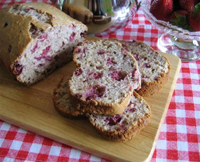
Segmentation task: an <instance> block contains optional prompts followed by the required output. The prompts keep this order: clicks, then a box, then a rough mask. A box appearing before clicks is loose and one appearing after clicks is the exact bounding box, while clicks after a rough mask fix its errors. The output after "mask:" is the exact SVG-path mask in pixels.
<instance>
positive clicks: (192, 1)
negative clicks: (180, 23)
mask: <svg viewBox="0 0 200 162" xmlns="http://www.w3.org/2000/svg"><path fill="white" fill-rule="evenodd" d="M197 3H198V0H179V5H180V6H181V8H182V9H184V10H187V11H191V10H193V8H194V6H195V5H196V4H197Z"/></svg>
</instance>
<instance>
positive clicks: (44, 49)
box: [0, 2, 87, 85]
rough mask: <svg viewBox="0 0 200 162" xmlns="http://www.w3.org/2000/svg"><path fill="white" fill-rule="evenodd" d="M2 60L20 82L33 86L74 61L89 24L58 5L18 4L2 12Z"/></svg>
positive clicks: (0, 28) (0, 12) (0, 25)
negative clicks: (58, 7)
mask: <svg viewBox="0 0 200 162" xmlns="http://www.w3.org/2000/svg"><path fill="white" fill-rule="evenodd" d="M0 20H1V21H0V35H1V36H0V47H1V48H0V62H1V64H3V66H4V67H6V69H8V70H9V71H10V72H11V73H12V74H13V76H14V77H15V78H16V80H18V81H19V82H21V83H23V84H26V85H31V84H33V83H36V82H38V81H40V80H42V79H43V78H44V77H45V76H47V75H48V74H50V73H51V72H52V71H54V70H55V69H56V68H57V67H60V66H62V65H63V64H65V63H68V62H70V61H72V51H73V49H74V47H75V46H76V45H77V44H78V43H80V42H82V41H83V40H84V39H85V35H86V32H87V27H86V26H85V25H84V24H82V23H81V22H79V21H77V20H75V19H73V18H71V17H69V16H68V15H67V14H65V13H64V12H62V11H61V10H59V9H57V8H56V7H54V6H52V5H49V4H45V3H40V2H33V3H23V4H16V5H13V6H11V7H8V8H6V9H3V10H1V11H0Z"/></svg>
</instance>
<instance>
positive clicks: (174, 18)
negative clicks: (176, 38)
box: [169, 10, 189, 29]
mask: <svg viewBox="0 0 200 162" xmlns="http://www.w3.org/2000/svg"><path fill="white" fill-rule="evenodd" d="M187 15H188V11H185V10H178V11H174V12H173V13H172V14H171V15H170V20H169V22H170V23H171V24H173V25H176V26H178V27H181V28H183V29H188V28H189V24H188V20H187Z"/></svg>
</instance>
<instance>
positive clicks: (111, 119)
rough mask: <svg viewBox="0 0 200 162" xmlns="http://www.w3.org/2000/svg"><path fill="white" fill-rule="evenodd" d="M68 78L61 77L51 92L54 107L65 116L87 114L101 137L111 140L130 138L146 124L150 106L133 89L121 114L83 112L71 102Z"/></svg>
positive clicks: (71, 116) (149, 114)
mask: <svg viewBox="0 0 200 162" xmlns="http://www.w3.org/2000/svg"><path fill="white" fill-rule="evenodd" d="M69 79H70V77H69V76H66V77H64V78H62V79H61V81H60V82H59V84H58V85H57V87H56V89H55V90H54V93H53V102H54V105H55V108H56V109H57V110H58V111H59V112H60V113H61V114H62V115H64V116H65V117H68V118H73V119H75V118H80V117H83V116H87V117H88V119H89V121H90V122H91V124H92V125H93V126H94V128H95V129H97V130H98V131H99V132H100V134H101V135H102V136H103V137H105V138H106V139H108V140H112V141H127V140H131V139H132V138H133V137H134V136H135V135H136V134H138V133H139V132H140V131H141V130H142V129H143V128H144V127H145V126H146V125H147V124H148V122H149V119H150V116H151V109H150V106H149V105H148V104H147V102H146V101H145V100H144V99H143V98H142V97H140V96H139V95H138V94H137V93H136V92H135V91H134V92H133V95H132V96H131V100H130V102H129V104H128V107H126V108H125V110H124V112H123V113H122V114H119V115H114V116H107V115H95V114H89V113H88V114H83V113H82V112H81V111H78V110H77V109H76V108H75V107H74V106H73V105H72V104H71V101H70V97H69V90H68V88H69V87H68V82H69Z"/></svg>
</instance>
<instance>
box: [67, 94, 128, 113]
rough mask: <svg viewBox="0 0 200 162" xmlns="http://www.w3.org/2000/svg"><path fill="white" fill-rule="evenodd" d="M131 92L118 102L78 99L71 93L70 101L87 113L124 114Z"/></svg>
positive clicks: (79, 109)
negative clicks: (109, 102) (107, 102)
mask: <svg viewBox="0 0 200 162" xmlns="http://www.w3.org/2000/svg"><path fill="white" fill-rule="evenodd" d="M130 97H131V94H128V95H127V96H126V98H125V99H124V100H123V101H122V102H120V103H118V104H105V103H102V102H97V101H94V100H91V101H83V100H80V99H78V98H77V97H76V96H75V95H72V92H71V93H70V101H71V103H72V104H73V106H74V107H75V108H76V109H77V110H78V111H80V112H82V113H84V114H86V113H91V114H103V115H116V114H122V113H123V111H124V109H125V108H126V107H127V105H128V104H129V101H130Z"/></svg>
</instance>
